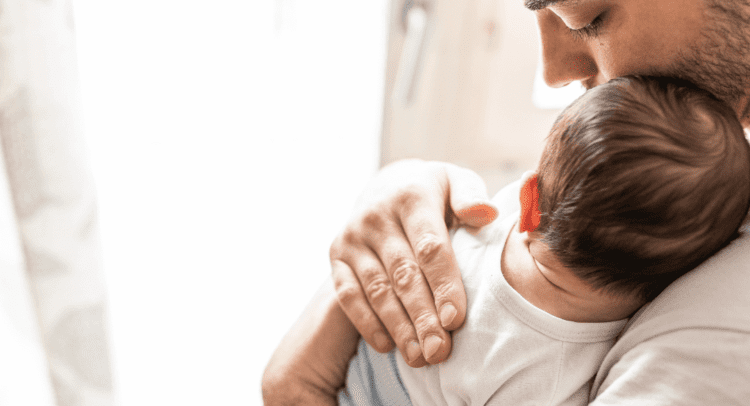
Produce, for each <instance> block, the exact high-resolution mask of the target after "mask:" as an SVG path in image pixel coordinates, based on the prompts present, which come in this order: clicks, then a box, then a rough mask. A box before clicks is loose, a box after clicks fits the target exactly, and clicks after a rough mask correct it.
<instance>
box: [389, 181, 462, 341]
mask: <svg viewBox="0 0 750 406" xmlns="http://www.w3.org/2000/svg"><path fill="white" fill-rule="evenodd" d="M445 182H446V183H447V178H446V179H445ZM436 187H438V188H443V190H446V191H447V184H446V185H441V186H436ZM415 193H416V192H415ZM446 193H447V192H446ZM426 195H428V196H434V195H435V193H431V194H426ZM417 196H421V195H417ZM435 197H438V198H439V197H440V196H435ZM444 210H445V208H444V200H441V201H433V202H429V201H425V200H421V201H417V202H415V204H413V205H403V206H402V211H401V212H400V221H401V226H402V228H403V230H404V233H405V234H406V236H407V238H408V240H409V243H410V246H411V248H412V251H413V252H414V256H415V259H416V261H417V264H418V265H419V268H420V269H421V270H422V273H423V275H424V278H425V279H426V280H427V284H428V285H429V287H430V290H431V291H432V295H433V297H434V303H435V308H436V312H437V313H436V316H437V317H438V319H439V320H440V324H441V325H442V326H443V328H445V329H446V330H454V329H456V328H458V327H460V326H461V325H462V324H463V322H464V317H465V316H466V292H465V291H464V287H463V282H461V272H460V271H459V269H458V264H456V258H455V256H454V254H453V248H452V247H451V242H450V238H449V236H448V229H447V227H446V225H445V223H444V222H443V219H444V216H445V212H444ZM407 296H412V295H408V294H407ZM417 299H418V298H417ZM401 300H402V301H403V300H405V298H402V299H401Z"/></svg>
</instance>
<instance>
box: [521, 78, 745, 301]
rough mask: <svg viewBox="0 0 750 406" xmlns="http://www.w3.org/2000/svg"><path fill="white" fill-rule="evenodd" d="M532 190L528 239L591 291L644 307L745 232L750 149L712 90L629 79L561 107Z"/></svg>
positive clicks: (670, 80)
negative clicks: (535, 205) (533, 220)
mask: <svg viewBox="0 0 750 406" xmlns="http://www.w3.org/2000/svg"><path fill="white" fill-rule="evenodd" d="M537 182H538V188H539V209H540V211H541V220H540V223H539V226H538V227H537V229H536V231H535V233H533V234H532V238H540V239H541V241H542V242H543V243H545V244H546V245H547V246H548V247H549V249H550V250H551V252H552V253H554V254H555V255H556V256H557V258H558V259H559V260H560V261H561V263H562V264H564V265H565V266H567V267H568V268H571V269H573V270H574V272H576V274H577V275H578V276H579V277H580V278H581V279H582V280H584V281H586V282H588V283H589V284H590V285H591V286H592V287H594V288H596V289H605V290H606V291H608V292H610V293H613V294H624V295H632V294H635V295H637V297H639V298H640V299H643V300H645V301H647V300H652V299H653V298H654V297H656V295H658V294H659V293H660V292H661V291H662V290H663V289H664V288H666V287H667V285H669V284H670V283H671V282H673V281H674V280H675V279H677V278H678V277H680V276H681V275H683V274H684V273H686V272H687V271H689V270H691V269H693V268H694V267H696V266H697V265H699V264H700V263H701V262H703V261H705V260H706V259H707V258H708V257H710V256H711V255H713V254H714V253H715V252H717V251H718V250H720V249H721V248H723V247H724V246H726V245H727V244H728V243H729V242H731V240H733V239H734V238H736V236H737V235H738V234H737V233H738V229H739V227H740V225H741V224H742V221H743V219H744V217H745V215H746V214H747V212H748V206H749V205H750V146H748V142H747V140H746V139H745V136H744V131H743V129H742V125H741V124H740V123H739V121H738V119H737V116H736V114H735V112H734V111H733V110H732V109H731V108H730V107H729V106H728V105H727V104H725V103H724V102H722V101H720V100H719V99H717V98H716V97H714V96H713V95H712V94H710V93H709V92H706V91H704V90H702V89H699V88H697V87H696V86H695V85H693V84H691V83H688V82H685V81H682V80H679V79H673V78H662V77H640V76H627V77H623V78H618V79H614V80H611V81H610V82H608V83H606V84H603V85H600V86H597V87H595V88H593V89H591V90H589V91H587V92H586V93H585V94H584V95H583V96H581V97H580V98H579V99H578V100H576V101H575V102H574V103H573V104H571V105H570V106H569V107H568V108H567V109H565V111H564V112H563V113H562V114H561V115H560V117H559V118H558V119H557V121H556V122H555V125H554V126H553V128H552V131H551V132H550V135H549V137H548V139H547V144H546V147H545V150H544V153H543V155H542V159H541V162H540V165H539V173H538V181H537Z"/></svg>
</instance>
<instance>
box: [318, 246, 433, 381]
mask: <svg viewBox="0 0 750 406" xmlns="http://www.w3.org/2000/svg"><path fill="white" fill-rule="evenodd" d="M350 260H351V261H352V262H353V263H354V266H352V267H349V266H348V265H347V264H345V263H344V262H342V261H334V262H332V264H331V265H332V267H335V272H336V275H337V276H336V278H334V283H337V278H341V280H342V281H347V280H348V281H347V282H344V283H347V284H350V285H351V281H350V280H351V278H356V279H357V280H358V290H355V289H354V288H353V287H349V286H347V287H344V286H342V285H339V286H336V291H337V293H338V294H339V298H340V300H339V303H340V304H341V307H342V309H344V312H345V313H346V314H347V317H349V319H350V320H351V321H352V324H354V326H355V327H356V328H357V330H358V331H359V332H360V334H362V337H363V338H364V339H365V341H367V343H368V344H370V345H371V346H372V347H373V348H375V349H378V347H376V345H375V343H376V342H377V341H378V340H382V336H381V335H380V334H383V335H386V334H385V333H386V331H387V333H388V334H389V335H390V337H391V338H392V339H393V341H395V343H396V346H397V347H398V349H399V352H401V354H402V356H403V357H404V360H405V361H406V363H407V364H409V365H410V366H412V367H421V366H424V365H426V362H425V360H424V357H423V356H422V351H421V348H420V346H419V340H418V338H417V333H416V331H415V330H414V327H413V326H412V323H411V321H410V320H409V317H408V316H407V314H406V311H405V310H404V308H403V307H402V306H401V303H400V302H399V299H398V297H397V296H396V294H395V292H394V291H393V289H392V287H391V283H390V280H389V279H388V275H387V274H386V273H385V269H383V267H382V265H381V264H380V262H379V261H377V259H376V258H375V256H374V253H372V252H369V253H360V254H359V255H356V256H352V258H351V259H350ZM352 268H354V269H355V270H356V272H355V271H354V270H353V269H352ZM368 302H369V304H368ZM365 306H367V308H369V311H368V309H366V308H365ZM347 309H351V314H350V313H348V311H349V310H347ZM357 317H362V319H357ZM370 317H375V318H376V320H379V321H377V328H376V329H373V323H375V322H373V320H372V319H370ZM381 323H382V324H381ZM360 325H361V327H360ZM382 327H385V330H382ZM368 337H370V338H368ZM391 348H392V347H391ZM389 350H390V348H389Z"/></svg>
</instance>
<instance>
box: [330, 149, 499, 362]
mask: <svg viewBox="0 0 750 406" xmlns="http://www.w3.org/2000/svg"><path fill="white" fill-rule="evenodd" d="M495 217H497V209H496V208H495V207H494V206H493V205H492V203H490V200H489V198H488V197H487V189H486V187H485V185H484V182H483V181H482V179H481V178H480V177H479V176H478V175H477V174H476V173H474V172H472V171H469V170H467V169H463V168H459V167H457V166H455V165H452V164H447V163H442V162H424V161H418V160H408V161H400V162H397V163H394V164H392V165H389V166H387V167H385V168H383V169H382V170H381V171H380V172H379V173H378V175H377V176H376V177H375V179H374V180H373V181H372V182H371V183H370V184H369V185H368V187H367V188H366V190H365V192H364V193H363V195H362V197H361V198H360V201H359V202H358V204H357V211H356V212H355V216H354V217H353V219H352V220H351V221H350V223H349V224H348V226H347V227H346V228H345V229H344V231H343V232H342V233H341V234H340V235H339V236H338V237H337V238H336V240H335V241H334V242H333V244H332V245H331V251H330V257H331V268H332V271H333V281H334V284H335V288H336V293H337V295H338V301H339V303H340V304H341V307H342V309H343V310H344V312H345V313H346V315H347V317H349V319H350V320H351V322H352V323H353V324H354V326H355V327H356V328H357V330H358V331H359V333H360V334H361V335H362V337H363V338H364V339H365V340H366V341H367V343H368V344H370V345H371V346H372V347H373V348H375V349H376V350H378V351H380V352H386V351H390V350H391V349H392V348H393V342H392V341H391V339H392V340H393V341H395V344H396V346H397V347H398V349H399V351H400V352H401V354H402V355H403V357H404V359H405V360H406V362H407V363H408V364H409V365H411V366H413V367H421V366H424V365H426V364H427V363H430V364H435V363H439V362H442V361H443V360H445V359H446V358H447V357H448V355H450V350H451V337H450V334H448V333H447V331H451V330H455V329H457V328H458V327H460V326H461V325H462V324H463V322H464V317H465V315H466V293H465V291H464V288H463V283H462V282H461V274H460V271H459V269H458V266H457V265H456V259H455V256H454V254H453V249H452V247H451V243H450V238H449V236H448V227H451V226H453V225H457V224H465V225H470V226H476V227H480V226H483V225H486V224H488V223H490V222H492V221H493V220H494V219H495ZM389 337H390V338H389Z"/></svg>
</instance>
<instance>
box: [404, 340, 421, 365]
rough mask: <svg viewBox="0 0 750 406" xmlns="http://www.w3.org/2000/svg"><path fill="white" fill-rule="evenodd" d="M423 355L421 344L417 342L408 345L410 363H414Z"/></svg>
mask: <svg viewBox="0 0 750 406" xmlns="http://www.w3.org/2000/svg"><path fill="white" fill-rule="evenodd" d="M420 355H422V350H421V349H420V348H419V343H418V342H416V341H409V343H408V344H406V357H407V358H409V362H414V361H416V360H417V358H419V356H420Z"/></svg>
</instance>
